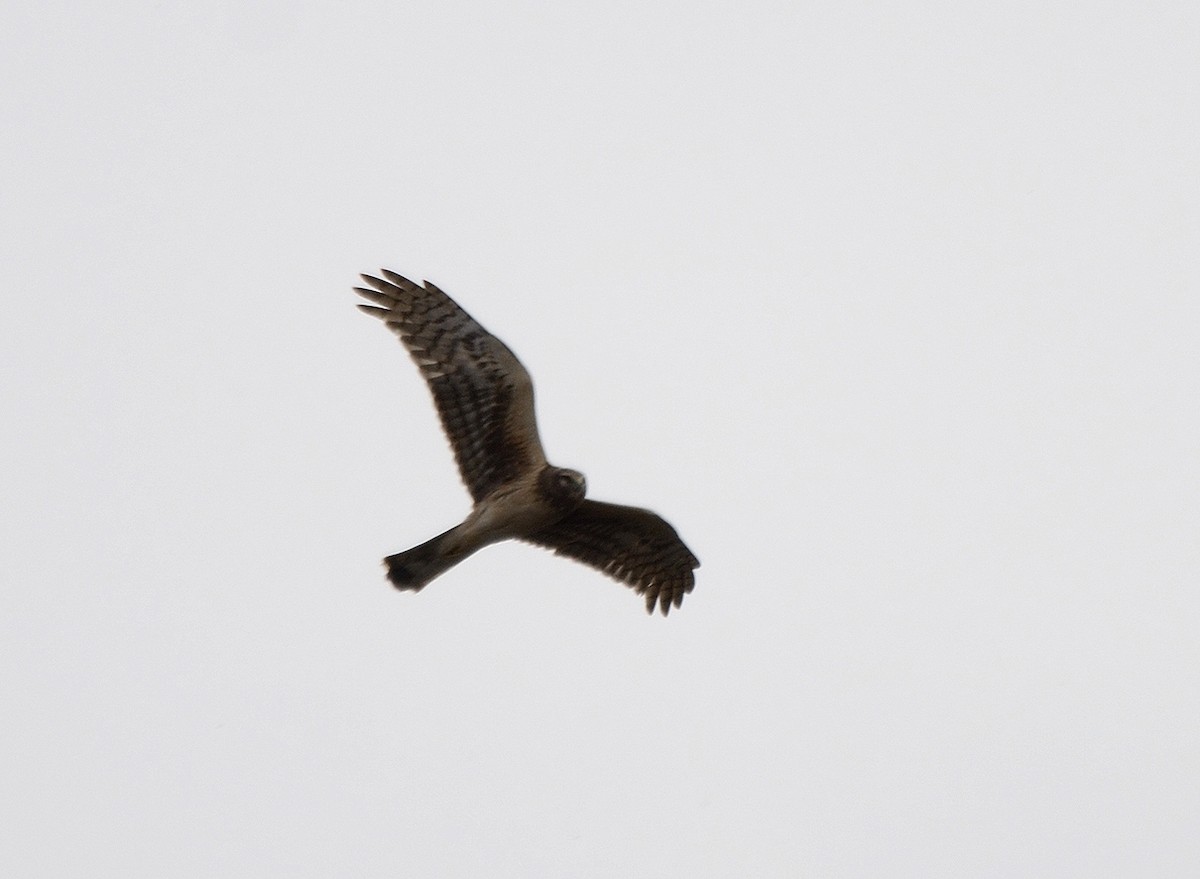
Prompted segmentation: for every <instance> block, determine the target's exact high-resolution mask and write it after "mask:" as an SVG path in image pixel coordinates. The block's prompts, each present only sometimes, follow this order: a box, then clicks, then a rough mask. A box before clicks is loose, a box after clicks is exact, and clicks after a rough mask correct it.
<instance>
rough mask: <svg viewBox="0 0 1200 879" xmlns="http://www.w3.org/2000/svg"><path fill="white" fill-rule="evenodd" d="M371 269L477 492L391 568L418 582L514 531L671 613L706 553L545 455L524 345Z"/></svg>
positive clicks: (382, 311)
mask: <svg viewBox="0 0 1200 879" xmlns="http://www.w3.org/2000/svg"><path fill="white" fill-rule="evenodd" d="M383 274H384V277H385V278H386V280H383V279H380V278H374V277H372V276H370V275H363V276H362V278H363V280H364V281H366V283H367V284H368V285H369V287H370V289H368V288H366V287H356V288H355V291H356V292H357V293H358V294H359V295H360V296H363V297H364V298H366V299H368V300H370V301H371V302H373V303H375V304H374V305H359V308H361V309H362V310H363V311H365V312H367V313H368V314H372V315H374V316H376V317H378V318H380V319H381V320H383V321H384V322H385V323H386V324H387V325H388V327H389V329H391V330H393V331H394V332H395V333H396V334H397V335H399V336H400V339H401V341H402V342H403V343H404V345H405V347H406V348H407V349H408V351H409V354H410V355H411V356H412V358H413V360H414V361H415V362H416V364H417V366H418V367H419V368H420V370H421V373H422V375H423V376H424V377H425V380H426V382H427V383H428V385H429V389H430V391H431V393H432V394H433V399H434V403H435V405H436V407H437V410H438V415H439V416H440V418H441V421H442V427H443V428H444V430H445V432H446V436H447V437H448V438H449V440H450V443H451V445H452V446H453V448H454V454H455V458H456V460H457V462H458V466H459V471H460V473H461V474H462V477H463V482H464V483H466V486H467V489H468V491H469V492H470V493H471V497H472V499H473V500H474V506H473V508H472V510H471V512H470V514H469V515H468V516H467V518H466V519H465V520H464V521H463V522H462V523H461V524H460V525H456V526H455V527H454V528H451V529H450V530H448V531H446V532H444V533H442V534H439V535H438V536H437V537H435V538H433V539H432V540H429V541H426V542H425V543H423V544H421V545H419V546H416V547H413V548H412V549H410V550H407V551H405V552H402V553H397V554H396V555H392V556H388V557H387V558H386V559H384V564H385V565H386V566H387V568H388V579H389V580H391V582H392V584H393V585H395V586H396V587H397V588H399V589H408V590H414V591H416V590H420V589H422V588H424V586H425V585H426V584H428V583H429V582H430V581H431V580H433V579H434V578H435V577H437V576H439V575H440V574H442V573H444V572H445V571H446V570H448V569H449V568H451V567H453V566H454V565H456V564H458V563H459V562H461V561H462V560H463V559H465V558H467V556H469V555H471V554H472V553H474V552H476V551H477V550H479V549H482V548H483V547H484V546H487V545H488V544H491V543H496V542H498V541H501V540H508V539H518V540H524V541H528V542H530V543H535V544H538V545H540V546H544V547H546V548H548V549H552V550H554V551H555V552H556V553H558V554H560V555H566V556H569V557H571V558H575V559H577V560H579V561H582V562H584V563H585V564H589V565H592V566H593V567H596V568H599V569H600V570H602V571H604V572H605V573H607V574H609V575H610V576H612V577H615V578H616V579H618V580H621V581H623V582H625V583H627V584H628V585H630V586H632V587H633V588H634V589H636V590H637V591H638V592H641V593H644V594H645V595H646V608H647V610H650V611H653V610H654V607H655V604H656V603H657V604H658V605H659V607H660V608H661V610H662V613H663V615H666V614H667V612H668V610H669V609H670V607H671V606H672V605H674V606H675V607H678V606H679V605H680V603H681V602H682V601H683V595H684V593H686V592H690V591H691V590H692V586H693V584H694V575H693V573H692V571H693V569H694V568H696V567H698V566H699V564H700V563H699V561H697V560H696V557H695V556H694V555H692V553H691V551H690V550H688V548H687V547H686V546H685V545H684V544H683V542H682V541H681V540H680V539H679V536H678V535H677V534H676V533H675V529H674V528H672V527H671V526H670V525H669V524H667V523H666V522H665V521H664V520H663V519H662V518H660V517H659V516H657V515H655V514H654V513H651V512H650V511H648V510H640V509H637V508H635V507H625V506H619V505H615V504H604V503H599V502H597V501H592V500H586V499H585V494H586V489H587V487H586V483H585V481H584V478H583V475H582V474H581V473H579V472H578V471H575V470H570V469H567V468H564V467H555V466H553V465H551V464H550V463H549V462H548V461H547V460H546V455H545V452H544V451H543V450H542V445H541V440H540V439H539V437H538V432H537V422H536V419H535V416H534V407H533V382H532V380H531V379H530V377H529V373H528V372H527V371H526V370H525V368H524V367H523V366H522V365H521V363H520V361H518V360H517V358H516V356H515V355H514V354H513V353H512V352H511V351H510V350H509V349H508V347H507V346H505V345H504V343H503V342H501V341H500V340H499V339H497V338H496V337H495V336H493V335H491V334H490V333H488V332H487V331H486V330H485V329H484V328H483V327H482V326H480V325H479V324H478V323H477V322H476V321H475V320H474V319H473V318H472V317H471V316H470V315H469V314H467V313H466V312H465V311H464V310H463V309H462V308H461V307H459V306H458V304H457V303H455V302H454V300H452V299H451V298H450V297H449V296H447V295H446V294H445V293H443V292H442V291H441V290H439V289H438V288H437V287H435V286H433V285H432V284H430V283H429V282H428V281H426V282H425V284H424V286H419V285H417V284H414V283H413V282H412V281H409V280H408V279H407V278H403V277H401V276H400V275H397V274H395V273H394V272H388V271H385V272H383Z"/></svg>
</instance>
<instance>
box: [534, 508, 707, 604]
mask: <svg viewBox="0 0 1200 879" xmlns="http://www.w3.org/2000/svg"><path fill="white" fill-rule="evenodd" d="M522 539H523V540H527V541H529V542H530V543H535V544H538V545H539V546H544V547H546V548H548V549H552V550H554V552H555V553H556V554H558V555H565V556H567V557H569V558H573V559H575V560H577V561H581V562H583V563H584V564H587V565H591V566H592V567H594V568H597V569H599V570H601V571H603V572H604V573H606V574H608V575H609V576H610V577H613V578H614V579H616V580H620V581H621V582H622V583H625V584H627V585H629V586H632V587H633V588H634V589H635V590H637V592H638V593H640V594H644V595H645V596H646V610H648V611H650V612H653V611H654V605H655V602H657V603H658V605H659V608H660V610H662V614H663V616H666V615H667V612H668V611H669V610H670V609H671V607H672V605H673V606H675V607H679V606H680V604H682V603H683V596H684V594H685V593H688V592H691V591H692V586H694V585H695V582H696V578H695V575H694V574H693V573H692V571H693V570H694V569H695V568H698V567H700V561H699V559H697V558H696V557H695V556H694V555H693V554H692V552H691V550H689V549H688V548H687V547H686V546H685V545H684V543H683V541H682V540H680V539H679V535H678V534H677V533H676V532H675V529H674V528H672V527H671V526H670V525H669V524H668V523H667V522H666V521H665V520H664V519H663V518H662V517H661V516H658V515H657V514H655V513H652V512H650V511H649V510H641V509H638V508H637V507H626V506H621V505H619V504H605V503H601V502H599V501H592V500H585V501H584V502H583V503H582V504H580V506H579V507H578V508H576V509H575V511H574V512H572V513H569V514H568V515H567V516H566V517H565V518H563V519H561V520H559V521H558V522H556V523H555V524H554V525H551V526H550V527H549V528H544V529H542V530H541V531H537V532H534V533H533V534H530V535H528V536H526V537H523V538H522Z"/></svg>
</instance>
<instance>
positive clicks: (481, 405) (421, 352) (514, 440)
mask: <svg viewBox="0 0 1200 879" xmlns="http://www.w3.org/2000/svg"><path fill="white" fill-rule="evenodd" d="M383 275H384V278H386V279H387V280H382V279H380V278H373V277H371V276H370V275H362V276H361V277H362V279H363V280H364V281H366V282H367V284H368V285H369V286H370V287H371V288H374V289H367V288H365V287H355V288H354V290H355V292H356V293H358V295H359V296H362V297H363V298H364V299H369V300H370V301H371V302H374V303H375V305H362V304H361V303H360V304H359V306H358V307H359V308H361V309H362V310H363V311H365V312H367V313H368V314H371V315H374V316H375V317H377V318H379V319H380V320H382V321H383V322H384V323H386V324H387V326H388V329H390V330H391V331H392V332H394V333H395V334H396V335H398V336H399V337H400V341H401V342H403V343H404V347H406V348H407V349H408V353H409V354H410V355H412V359H413V360H414V361H415V362H416V364H417V366H418V367H420V369H421V375H423V376H424V377H425V381H426V383H427V384H428V385H429V390H430V391H431V392H432V393H433V401H434V404H435V405H436V406H437V411H438V415H439V417H440V418H441V420H442V428H443V430H445V432H446V436H447V437H448V438H449V440H450V445H451V446H452V447H453V448H454V457H455V459H456V460H457V461H458V470H459V473H461V474H462V479H463V482H464V483H466V486H467V490H468V491H469V492H470V493H471V497H472V498H474V499H475V500H476V501H479V500H480V499H482V498H483V497H485V496H486V495H487V494H488V493H489V492H491V491H492V490H493V489H495V488H497V487H498V486H501V485H504V484H505V483H507V482H511V481H512V480H513V479H515V478H517V477H518V476H521V475H523V474H527V473H529V472H531V471H536V470H540V469H541V468H542V467H543V466H544V465H545V463H546V455H545V453H544V452H543V451H542V444H541V441H540V440H539V439H538V431H537V421H536V420H535V419H534V412H533V381H532V380H531V379H530V377H529V373H528V372H526V370H525V367H524V366H522V365H521V362H520V361H519V360H517V358H516V356H515V355H514V354H513V353H512V352H511V351H509V350H508V348H507V346H505V344H504V343H503V342H501V341H500V340H499V339H497V338H496V337H495V336H493V335H492V334H491V333H489V332H488V331H487V330H485V329H484V328H483V327H482V326H480V325H479V324H478V323H477V322H476V321H475V320H474V318H472V317H471V316H470V315H469V314H467V313H466V312H465V311H463V310H462V308H460V307H459V306H458V304H457V303H456V302H455V301H454V300H453V299H451V298H450V297H449V296H447V295H446V294H445V293H443V292H442V291H441V290H439V289H438V288H437V287H435V286H434V285H433V284H431V283H429V282H428V281H426V282H425V285H424V286H420V285H417V284H414V283H413V282H412V281H410V280H408V279H407V278H402V277H401V276H400V275H397V274H396V273H395V272H389V271H387V270H384V271H383Z"/></svg>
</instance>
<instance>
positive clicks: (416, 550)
mask: <svg viewBox="0 0 1200 879" xmlns="http://www.w3.org/2000/svg"><path fill="white" fill-rule="evenodd" d="M457 530H458V529H457V527H455V528H451V529H450V530H449V531H445V532H443V533H442V534H439V535H438V536H437V537H435V538H433V539H432V540H427V541H425V542H424V543H422V544H421V545H420V546H414V547H413V548H412V549H406V550H405V551H404V552H398V553H396V554H395V555H390V556H388V557H387V558H385V559H384V560H383V563H384V565H386V566H387V571H388V573H387V577H388V579H389V580H390V581H391V582H392V585H393V586H395V587H396V588H397V589H407V590H411V591H413V592H418V591H420V590H421V589H424V588H425V586H426V585H428V584H429V581H430V580H433V579H434V578H435V577H439V576H441V575H442V574H444V573H446V571H448V570H450V569H451V568H452V567H454V566H455V565H457V564H458V563H459V562H461V561H462V560H463V559H465V558H466V557H467V556H469V555H470V554H471V553H470V552H469V551H468V552H464V551H462V550H461V549H456V548H455V547H454V546H453V543H454V541H451V540H449V539H448V538H450V537H451V535H453V534H454V532H455V531H457Z"/></svg>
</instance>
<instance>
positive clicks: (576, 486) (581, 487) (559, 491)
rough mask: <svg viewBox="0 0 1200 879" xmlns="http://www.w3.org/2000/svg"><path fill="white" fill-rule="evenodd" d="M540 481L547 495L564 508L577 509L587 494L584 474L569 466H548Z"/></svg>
mask: <svg viewBox="0 0 1200 879" xmlns="http://www.w3.org/2000/svg"><path fill="white" fill-rule="evenodd" d="M539 482H540V484H541V488H542V491H543V492H544V493H545V495H546V497H548V498H549V499H550V500H551V501H552V502H553V503H554V504H555V505H556V506H561V507H562V508H563V509H564V510H573V509H575V507H577V506H579V504H580V503H581V502H582V501H583V496H584V495H585V494H587V480H586V479H584V478H583V474H582V473H580V472H579V471H578V470H571V469H569V468H567V467H549V466H547V467H546V469H544V470H543V471H542V475H541V478H540V480H539Z"/></svg>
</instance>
